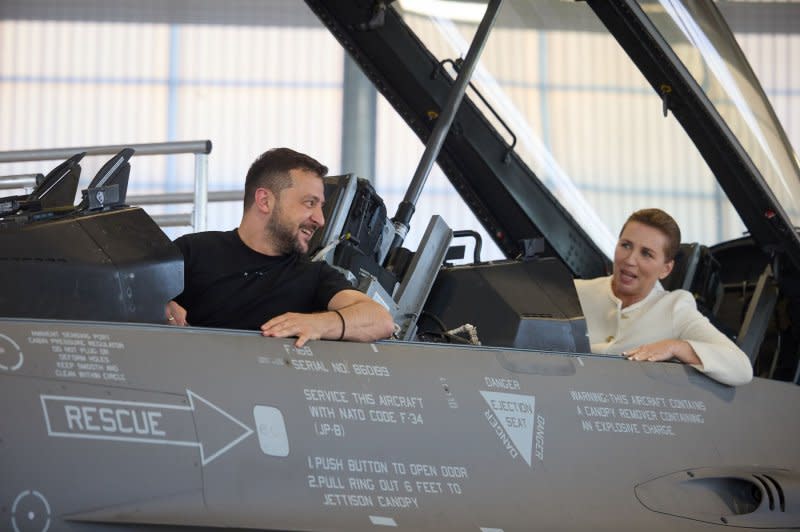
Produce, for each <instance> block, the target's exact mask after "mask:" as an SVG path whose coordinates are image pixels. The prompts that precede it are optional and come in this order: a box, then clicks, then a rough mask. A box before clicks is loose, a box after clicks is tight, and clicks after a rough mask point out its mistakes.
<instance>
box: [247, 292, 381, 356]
mask: <svg viewBox="0 0 800 532" xmlns="http://www.w3.org/2000/svg"><path fill="white" fill-rule="evenodd" d="M334 311H336V312H334ZM340 316H341V318H340ZM393 330H394V323H393V322H392V315H391V314H389V312H388V311H387V310H386V309H385V308H383V306H381V305H379V304H378V303H376V302H375V301H373V300H372V299H370V298H369V297H367V296H366V295H364V294H363V293H361V292H359V291H358V290H342V291H341V292H339V293H337V294H336V295H335V296H333V297H332V298H331V300H330V302H328V312H319V313H315V314H300V313H297V312H287V313H286V314H281V315H280V316H276V317H274V318H272V319H271V320H269V321H268V322H266V323H265V324H264V325H262V326H261V334H262V335H263V336H272V337H275V338H288V337H292V336H296V337H297V341H296V342H295V344H294V345H295V347H303V346H304V345H305V344H306V342H308V341H309V340H320V339H324V340H341V339H344V340H354V341H357V342H372V341H374V340H380V339H382V338H388V337H389V336H391V335H392V331H393Z"/></svg>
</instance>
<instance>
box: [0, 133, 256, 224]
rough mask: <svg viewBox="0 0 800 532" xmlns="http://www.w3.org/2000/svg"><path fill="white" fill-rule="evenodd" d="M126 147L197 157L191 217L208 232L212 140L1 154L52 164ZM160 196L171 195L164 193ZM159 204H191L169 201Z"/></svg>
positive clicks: (0, 158)
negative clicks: (78, 156)
mask: <svg viewBox="0 0 800 532" xmlns="http://www.w3.org/2000/svg"><path fill="white" fill-rule="evenodd" d="M125 148H133V149H134V150H136V155H174V154H182V153H193V154H194V192H193V195H192V196H193V203H194V208H193V210H192V214H191V225H192V228H193V229H194V230H195V231H205V229H206V226H207V221H208V210H207V206H208V154H209V153H211V141H210V140H193V141H182V142H153V143H148V144H117V145H108V146H81V147H76V148H53V149H43V150H16V151H5V152H0V163H16V162H28V161H49V160H54V159H59V160H62V159H67V158H68V157H72V156H73V155H75V154H76V153H80V152H86V155H114V154H116V153H118V152H119V151H120V150H123V149H125ZM178 195H180V196H182V194H180V193H178V194H176V196H178ZM161 196H168V195H163V194H162V195H161ZM240 198H241V196H240ZM159 203H188V202H187V201H171V200H170V201H162V202H159ZM183 216H185V215H183ZM173 221H174V220H173Z"/></svg>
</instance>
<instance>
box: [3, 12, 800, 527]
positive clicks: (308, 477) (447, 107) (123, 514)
mask: <svg viewBox="0 0 800 532" xmlns="http://www.w3.org/2000/svg"><path fill="white" fill-rule="evenodd" d="M307 4H308V5H309V7H310V8H311V9H312V10H313V11H314V13H316V15H317V16H318V17H319V19H320V20H321V21H322V23H323V24H324V25H325V26H326V27H327V28H328V29H329V30H330V31H331V32H332V34H333V35H334V36H335V37H336V38H337V39H338V40H339V42H341V44H342V46H343V47H344V48H345V49H346V50H347V51H348V53H349V54H350V55H351V57H352V58H353V59H354V60H355V61H356V62H357V63H358V64H359V65H360V66H361V68H362V70H363V71H364V73H365V74H366V75H367V76H368V77H369V79H370V80H371V81H372V82H373V83H374V84H375V86H376V87H377V88H378V89H379V90H380V91H381V93H382V94H383V95H384V96H385V97H386V99H387V100H388V101H389V102H390V103H391V104H392V105H393V106H394V108H395V109H396V110H397V112H398V114H399V115H400V116H401V117H402V118H403V119H404V120H405V121H406V122H407V123H408V125H409V127H410V128H411V129H412V130H413V131H414V133H415V134H417V135H418V136H419V137H420V139H421V140H422V141H423V143H424V144H425V153H424V154H423V156H422V158H421V160H420V163H419V166H418V170H417V172H416V173H415V175H414V177H413V178H412V179H411V180H410V185H409V188H408V192H407V193H406V197H405V198H404V201H403V202H402V203H401V207H400V208H399V209H398V212H397V213H396V214H395V215H394V216H393V217H391V218H390V217H389V215H388V213H387V212H386V207H385V204H384V202H383V200H382V199H381V198H380V197H379V196H378V195H377V194H376V193H375V191H374V189H373V188H372V187H371V185H370V184H369V183H368V182H366V181H364V180H362V179H358V178H357V176H354V175H343V176H336V177H332V178H327V181H326V193H327V197H328V203H327V206H326V208H327V212H326V218H327V219H328V223H327V224H326V227H325V230H324V231H321V232H319V233H318V234H317V235H316V236H315V241H314V243H313V246H312V248H313V255H314V258H315V259H316V260H327V261H329V262H330V263H331V264H333V265H335V266H336V267H338V268H340V269H341V271H342V272H343V273H344V274H345V275H346V276H348V277H349V278H350V279H351V280H352V281H353V283H354V286H357V287H358V288H359V289H361V290H363V291H364V292H365V293H367V294H369V295H370V296H371V297H373V298H375V299H376V300H379V301H382V302H383V303H384V305H385V306H386V307H387V308H389V309H390V311H391V312H392V313H393V315H394V317H395V321H396V322H397V325H398V327H397V333H396V335H395V338H394V339H392V340H387V341H381V342H375V343H363V344H360V343H348V342H331V341H317V342H311V343H309V344H307V345H306V346H305V347H303V348H296V347H294V344H293V341H292V340H291V339H287V340H283V339H266V338H263V337H261V336H260V335H258V334H257V333H255V332H252V331H235V330H222V329H203V328H194V327H189V328H176V327H170V326H168V325H166V324H165V323H164V314H163V309H164V304H165V303H166V302H167V301H169V299H171V298H172V297H174V296H175V295H177V294H178V293H180V292H181V290H182V283H183V264H182V259H181V255H180V252H179V251H178V250H177V248H176V247H175V246H174V245H173V244H172V243H171V242H170V240H169V238H167V236H166V235H165V234H164V233H163V231H162V230H161V229H160V228H159V227H158V226H157V225H156V224H155V222H154V221H153V220H152V219H151V218H150V217H149V216H148V215H147V214H146V213H145V212H144V211H143V210H142V209H141V208H138V207H135V206H129V205H127V204H126V199H125V196H126V190H127V179H128V168H129V166H130V161H131V160H134V159H131V157H132V156H133V153H132V150H124V151H123V152H120V153H119V154H118V155H117V156H115V157H114V158H113V159H111V160H110V161H109V162H108V164H106V165H105V166H104V167H103V169H101V171H100V172H99V173H98V175H97V176H96V177H95V179H93V180H92V182H91V184H90V185H89V187H88V188H87V189H86V190H84V191H83V193H82V197H81V200H80V201H79V202H78V203H77V204H76V205H74V206H73V205H71V204H67V205H41V204H37V203H36V201H35V200H36V199H37V198H34V197H30V198H28V197H26V198H16V197H15V198H14V199H13V201H11V200H9V201H8V202H6V203H5V204H7V208H6V210H5V211H3V213H4V214H3V215H2V218H0V279H2V280H1V281H0V283H2V290H1V291H0V316H2V317H0V400H2V404H3V405H4V413H3V415H2V416H0V478H2V482H0V528H2V529H4V530H14V531H15V532H20V531H32V530H35V531H41V532H45V531H48V530H59V531H60V530H65V531H93V530H113V531H127V530H175V529H186V530H211V529H217V528H229V529H236V530H304V531H305V530H394V529H397V530H415V531H416V530H437V531H439V530H474V531H478V532H480V531H483V532H499V531H505V532H511V531H521V530H587V529H591V530H636V531H638V530H665V531H666V530H669V531H672V530H712V529H719V528H727V527H734V528H746V529H770V530H775V529H796V528H800V446H799V445H798V444H797V442H798V439H800V415H798V414H797V412H795V409H796V406H795V405H797V404H798V401H799V400H800V388H798V386H797V383H798V356H799V350H798V347H799V346H800V341H799V339H800V332H798V327H799V326H800V325H799V324H798V323H797V310H798V307H797V305H798V300H797V295H796V286H797V281H798V273H797V272H798V266H800V239H799V238H798V235H797V232H796V230H795V228H794V225H795V220H796V219H797V217H798V203H797V198H798V197H799V196H798V185H799V184H800V183H799V182H798V178H800V171H798V166H797V159H796V157H795V156H794V154H793V152H792V151H791V147H790V145H789V143H788V141H787V139H786V136H785V134H784V133H783V130H782V128H781V126H780V124H779V123H778V121H777V119H776V118H775V114H774V112H773V111H772V108H771V107H770V105H769V103H768V102H767V99H766V97H765V96H764V93H763V90H762V89H761V87H760V85H759V84H758V82H757V80H756V78H755V76H754V75H753V73H752V70H751V69H750V67H749V66H748V64H747V62H746V60H745V59H744V56H743V55H742V53H741V51H740V50H739V48H738V46H737V44H736V42H735V40H734V38H733V36H732V34H731V32H730V30H729V29H728V27H727V25H726V23H725V20H724V19H723V18H722V16H721V15H720V13H719V12H718V10H717V8H716V7H715V6H714V4H712V3H710V2H709V3H697V2H689V1H674V2H666V1H662V2H633V1H622V0H602V1H601V0H592V1H588V2H585V3H583V2H575V3H567V2H552V1H544V2H521V1H520V2H514V1H510V2H506V3H505V4H504V3H503V2H501V1H495V0H492V1H490V2H489V3H488V5H486V6H485V8H483V9H482V10H481V13H480V21H479V24H478V27H477V29H476V31H475V32H474V36H473V37H472V38H471V39H465V38H464V37H463V35H462V33H461V32H459V31H458V25H457V24H455V25H454V24H447V23H443V24H440V25H441V26H442V27H443V28H444V30H445V34H446V35H447V36H449V39H450V42H451V44H452V43H456V44H459V43H461V44H464V45H465V50H466V53H465V54H464V55H463V57H460V56H457V57H453V58H450V59H442V57H441V52H440V50H439V49H437V50H433V49H432V48H435V47H436V46H438V45H437V44H436V43H437V42H439V41H437V40H436V39H438V37H437V38H435V39H432V38H431V37H430V35H431V34H430V33H429V32H428V33H425V34H424V35H422V34H417V33H415V29H417V30H420V31H422V30H425V29H426V28H427V26H425V25H424V24H426V23H427V22H424V21H423V22H421V21H420V19H419V18H418V17H419V16H418V15H417V14H415V13H414V11H413V10H412V9H410V8H404V7H403V6H402V5H399V3H396V2H384V1H363V2H323V1H317V0H307ZM467 7H468V6H467ZM464 9H466V7H464ZM424 20H433V22H437V21H436V20H435V18H434V19H429V18H425V19H424ZM437 23H438V22H437ZM553 24H556V27H557V29H558V30H559V31H564V32H570V31H588V32H590V33H591V32H594V33H595V34H599V33H601V32H602V34H603V35H609V34H610V35H613V36H614V38H616V40H617V41H618V42H619V44H620V45H621V46H622V49H624V51H625V53H626V54H627V56H629V58H630V60H631V61H632V63H633V64H634V65H635V66H636V67H638V69H639V71H641V74H642V75H643V76H644V77H645V78H646V79H647V81H648V83H649V84H650V85H651V87H652V89H653V91H652V93H650V94H648V95H647V96H649V98H650V101H652V102H653V104H654V105H655V107H657V109H658V112H663V113H665V114H667V115H669V116H670V117H674V118H675V119H676V120H677V122H678V123H679V125H680V127H681V128H682V129H683V130H684V131H685V134H686V138H687V139H689V140H690V141H691V142H688V143H687V146H689V145H692V146H696V151H697V152H698V153H699V154H700V155H701V157H702V158H703V160H704V161H705V162H706V164H707V165H708V168H709V169H710V171H711V174H712V175H713V176H714V177H715V178H716V180H717V181H718V183H719V185H720V186H721V189H722V190H723V191H724V194H725V195H726V196H727V198H728V199H729V200H730V202H731V204H732V206H733V208H734V209H735V211H736V212H737V213H738V216H739V217H740V218H741V221H742V222H743V224H744V225H745V226H746V228H747V231H748V235H747V236H745V237H743V238H738V239H734V240H731V241H727V242H723V243H719V244H716V245H714V246H711V247H706V246H702V245H700V244H692V243H687V244H686V245H684V246H682V255H681V256H680V259H679V267H677V268H676V272H675V276H674V277H671V278H670V279H669V280H668V281H667V282H666V283H665V284H668V287H669V288H684V289H687V290H690V291H692V293H693V294H694V295H695V297H696V299H697V301H698V306H699V307H700V308H701V309H702V310H703V311H704V312H706V313H707V314H708V316H709V318H710V319H713V320H715V322H717V323H719V325H720V328H721V329H724V330H725V332H727V333H729V334H730V335H731V336H732V338H734V339H735V340H736V341H737V343H738V344H739V345H740V346H741V347H742V349H743V350H744V351H745V352H746V353H747V354H748V356H749V357H750V358H751V361H752V362H753V364H754V368H755V369H756V375H757V376H756V378H755V379H754V380H753V382H751V383H749V384H746V385H743V386H739V387H731V386H726V385H724V384H720V383H718V382H716V381H714V380H712V379H710V378H708V377H706V376H705V375H703V374H702V373H700V372H698V371H696V370H695V369H693V368H691V367H688V366H685V365H681V364H677V363H646V362H643V363H631V362H628V361H626V360H625V359H624V358H623V357H619V356H606V355H597V354H593V353H591V352H590V349H589V343H588V340H587V337H586V324H585V320H584V319H583V316H582V312H581V309H580V304H579V301H578V299H577V296H576V293H575V289H574V286H573V284H572V280H573V278H574V277H593V276H598V275H602V274H605V273H607V272H608V271H609V268H610V261H609V258H608V255H607V253H606V251H605V250H606V248H607V246H606V244H607V243H606V242H604V241H603V235H602V234H600V233H598V232H597V231H596V230H595V229H596V228H595V227H593V225H592V223H590V222H588V221H587V219H586V218H584V216H585V214H586V213H584V212H582V210H581V208H580V207H578V208H576V207H574V206H568V205H567V204H566V202H565V197H566V196H568V195H569V194H565V193H564V189H563V187H561V188H560V187H559V186H553V183H554V182H555V183H556V185H559V184H561V185H563V186H566V185H565V184H564V182H562V181H559V180H558V176H559V175H560V174H559V172H558V168H559V166H558V164H557V162H555V161H550V160H549V159H547V158H546V157H545V159H543V160H547V161H549V162H548V164H547V165H545V164H540V162H541V161H540V160H537V159H536V158H532V157H530V156H529V155H525V153H527V154H529V153H536V152H537V151H536V144H535V143H533V144H530V145H528V147H524V146H522V144H524V143H525V142H528V143H530V142H532V141H531V137H530V136H526V135H524V134H523V133H524V132H525V130H526V127H528V126H526V125H525V123H524V121H522V118H523V116H522V115H514V114H513V113H509V111H508V109H510V108H509V107H506V104H508V103H509V102H506V101H504V100H503V99H502V97H501V96H500V95H492V96H491V97H490V95H487V94H482V95H481V96H475V95H474V94H473V95H471V96H467V97H465V93H467V91H468V87H469V86H470V84H473V83H474V85H475V86H477V85H479V84H478V83H477V81H478V79H477V78H478V77H481V76H483V73H482V72H481V68H480V56H481V53H482V52H483V48H484V45H485V44H486V43H487V42H488V43H491V42H492V41H491V39H492V35H493V32H497V31H500V30H505V31H510V32H511V31H514V29H515V28H524V27H540V26H541V27H549V28H553ZM448 31H450V33H447V32H448ZM462 41H463V42H462ZM495 53H496V51H495ZM437 54H438V55H437ZM482 79H483V81H484V83H483V84H480V86H481V87H490V86H491V83H490V82H487V80H486V78H485V77H484V78H482ZM469 90H470V91H471V90H473V89H469ZM639 96H641V95H638V96H637V97H639ZM490 109H491V110H490ZM593 111H597V110H592V109H588V110H586V112H587V113H588V114H591V113H592V112H593ZM590 119H591V116H587V120H590ZM515 131H516V133H515ZM518 136H519V142H520V144H519V145H518V144H517V139H518ZM523 152H525V153H523ZM682 153H683V152H681V153H676V154H675V156H683V155H682ZM523 155H524V156H523ZM434 161H435V162H437V163H438V164H439V166H440V167H441V168H442V170H443V171H444V173H445V174H446V176H447V178H448V179H449V180H450V181H451V182H452V183H453V185H454V187H455V188H456V189H457V190H458V191H459V193H460V194H461V196H462V197H463V198H464V200H465V203H466V204H467V205H468V206H469V207H470V208H471V209H472V211H473V212H474V213H475V215H476V217H477V218H478V220H479V221H480V222H481V223H482V224H483V226H484V227H485V228H486V230H487V232H488V233H489V234H490V235H491V236H492V238H493V239H494V241H495V243H496V244H497V246H498V247H499V249H501V250H502V252H503V253H504V254H505V256H506V257H507V260H502V261H491V262H482V261H481V260H480V258H479V257H477V256H476V257H475V258H476V260H474V261H473V263H471V264H466V265H459V266H452V265H450V264H449V263H450V262H452V260H453V256H454V255H457V254H458V249H457V247H455V246H453V245H452V244H453V242H452V239H453V237H454V236H461V235H466V234H465V233H461V234H459V233H458V232H457V231H453V230H452V229H451V228H450V227H449V226H448V225H447V222H446V220H444V218H443V217H441V216H435V217H433V218H432V219H431V220H430V221H429V222H427V223H428V225H427V229H426V231H425V234H424V236H423V238H422V241H421V242H420V244H419V246H418V247H417V249H416V250H410V249H406V248H405V247H404V244H405V242H404V237H405V234H406V232H407V230H408V227H409V225H410V224H411V223H412V217H413V213H414V210H415V202H416V200H417V198H418V196H419V192H420V190H421V189H422V188H424V185H425V179H426V177H427V175H428V174H429V172H430V169H431V166H432V165H433V163H434ZM70 164H71V166H70V167H71V168H72V169H73V170H71V171H75V172H79V171H80V170H79V167H77V168H76V165H77V161H73V162H72V163H70ZM554 180H555V181H554ZM63 181H64V182H65V183H67V182H69V183H72V185H71V186H74V183H75V182H76V181H77V180H76V179H72V180H63ZM58 197H63V195H61V194H59V195H58ZM68 203H69V202H68ZM0 205H4V203H3V202H2V200H0ZM23 206H24V208H23ZM414 223H417V221H416V220H414ZM472 237H473V238H474V235H472ZM475 254H476V255H479V253H478V252H476V253H475ZM776 316H777V319H776Z"/></svg>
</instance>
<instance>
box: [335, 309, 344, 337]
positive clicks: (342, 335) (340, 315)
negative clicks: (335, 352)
mask: <svg viewBox="0 0 800 532" xmlns="http://www.w3.org/2000/svg"><path fill="white" fill-rule="evenodd" d="M334 312H335V313H336V315H337V316H339V319H340V320H342V334H341V335H340V336H339V338H337V339H336V340H337V341H338V340H342V339H344V331H345V325H344V316H342V313H341V312H339V311H338V310H334Z"/></svg>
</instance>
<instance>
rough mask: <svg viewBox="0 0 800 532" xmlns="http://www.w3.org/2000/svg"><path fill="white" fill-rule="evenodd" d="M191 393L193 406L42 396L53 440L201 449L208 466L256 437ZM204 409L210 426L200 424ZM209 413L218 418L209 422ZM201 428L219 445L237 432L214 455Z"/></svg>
mask: <svg viewBox="0 0 800 532" xmlns="http://www.w3.org/2000/svg"><path fill="white" fill-rule="evenodd" d="M186 394H187V396H188V398H189V405H188V406H183V405H171V404H162V403H149V402H140V401H117V400H112V399H95V398H92V397H71V396H63V395H41V396H39V397H40V399H41V401H42V410H43V412H44V419H45V423H46V425H47V434H48V435H49V436H52V437H58V438H83V439H90V440H108V441H118V442H134V443H150V444H158V445H179V446H185V447H197V448H199V449H200V458H201V460H202V463H203V465H204V466H205V465H206V464H208V463H209V462H211V461H212V460H214V459H215V458H217V457H218V456H220V455H222V454H223V453H225V452H226V451H228V450H229V449H230V448H232V447H233V446H234V445H236V444H237V443H239V442H240V441H242V440H244V439H245V438H247V437H248V436H250V435H251V434H252V433H253V430H252V429H251V428H250V427H248V426H247V425H245V424H244V423H242V422H241V421H239V420H237V419H236V418H234V417H233V416H231V415H230V414H228V413H227V412H225V411H223V410H222V409H220V408H219V407H217V406H216V405H214V404H212V403H211V402H209V401H207V400H206V399H203V398H202V397H200V396H199V395H197V394H195V393H193V392H192V391H191V390H186ZM200 409H202V410H203V415H204V419H205V420H206V421H207V422H206V423H196V422H195V421H196V419H195V418H197V417H198V415H199V412H198V410H200ZM209 413H210V414H212V415H213V416H214V417H213V419H209V418H208V414H209ZM200 425H202V426H204V427H207V428H208V432H213V434H209V436H211V437H212V438H213V439H214V440H219V439H220V433H221V432H222V431H223V430H226V429H227V427H233V428H234V429H235V431H236V433H235V435H231V436H229V437H227V438H225V437H224V436H222V437H223V441H222V443H221V444H220V442H219V441H217V443H216V446H217V447H219V448H218V449H215V450H214V452H209V448H208V447H209V444H208V443H207V442H206V443H204V442H203V434H198V433H197V431H196V429H195V427H196V426H200Z"/></svg>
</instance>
